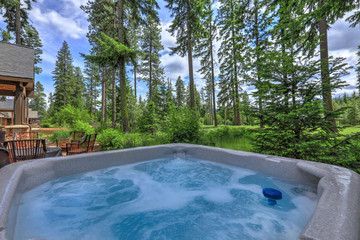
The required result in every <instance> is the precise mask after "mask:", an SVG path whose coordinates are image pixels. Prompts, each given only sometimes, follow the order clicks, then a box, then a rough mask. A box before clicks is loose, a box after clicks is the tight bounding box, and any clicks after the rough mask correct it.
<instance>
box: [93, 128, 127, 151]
mask: <svg viewBox="0 0 360 240" xmlns="http://www.w3.org/2000/svg"><path fill="white" fill-rule="evenodd" d="M121 135H122V133H121V132H119V131H117V130H115V129H112V128H109V129H105V130H104V131H102V132H101V133H99V135H98V137H97V142H99V145H100V149H101V150H114V149H119V148H122V146H121V147H119V141H118V138H119V137H120V136H121Z"/></svg>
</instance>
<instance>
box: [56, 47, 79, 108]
mask: <svg viewBox="0 0 360 240" xmlns="http://www.w3.org/2000/svg"><path fill="white" fill-rule="evenodd" d="M53 80H54V87H55V92H54V94H53V102H52V104H51V105H50V108H51V110H52V111H50V112H51V113H52V114H55V113H56V112H58V111H60V110H61V109H62V108H63V107H66V106H68V105H72V106H74V107H77V108H81V107H83V93H84V83H83V76H82V73H81V70H80V68H79V67H74V66H73V59H72V56H71V53H70V49H69V45H68V44H67V42H66V41H64V42H63V45H62V47H61V49H60V50H59V51H58V54H57V60H56V63H55V69H54V71H53Z"/></svg>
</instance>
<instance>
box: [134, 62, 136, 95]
mask: <svg viewBox="0 0 360 240" xmlns="http://www.w3.org/2000/svg"><path fill="white" fill-rule="evenodd" d="M134 94H135V98H136V65H135V64H134Z"/></svg>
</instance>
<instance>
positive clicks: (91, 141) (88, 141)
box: [66, 133, 97, 155]
mask: <svg viewBox="0 0 360 240" xmlns="http://www.w3.org/2000/svg"><path fill="white" fill-rule="evenodd" d="M96 136H97V133H93V134H88V135H86V136H85V138H84V141H82V142H80V143H67V144H66V155H75V154H80V153H90V152H92V151H93V150H94V145H95V140H96Z"/></svg>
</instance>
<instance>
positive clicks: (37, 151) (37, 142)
mask: <svg viewBox="0 0 360 240" xmlns="http://www.w3.org/2000/svg"><path fill="white" fill-rule="evenodd" d="M4 147H5V148H6V149H7V151H8V152H9V160H10V163H13V162H19V161H25V160H31V159H38V158H44V157H45V154H46V143H45V139H26V140H12V141H5V142H4Z"/></svg>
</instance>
